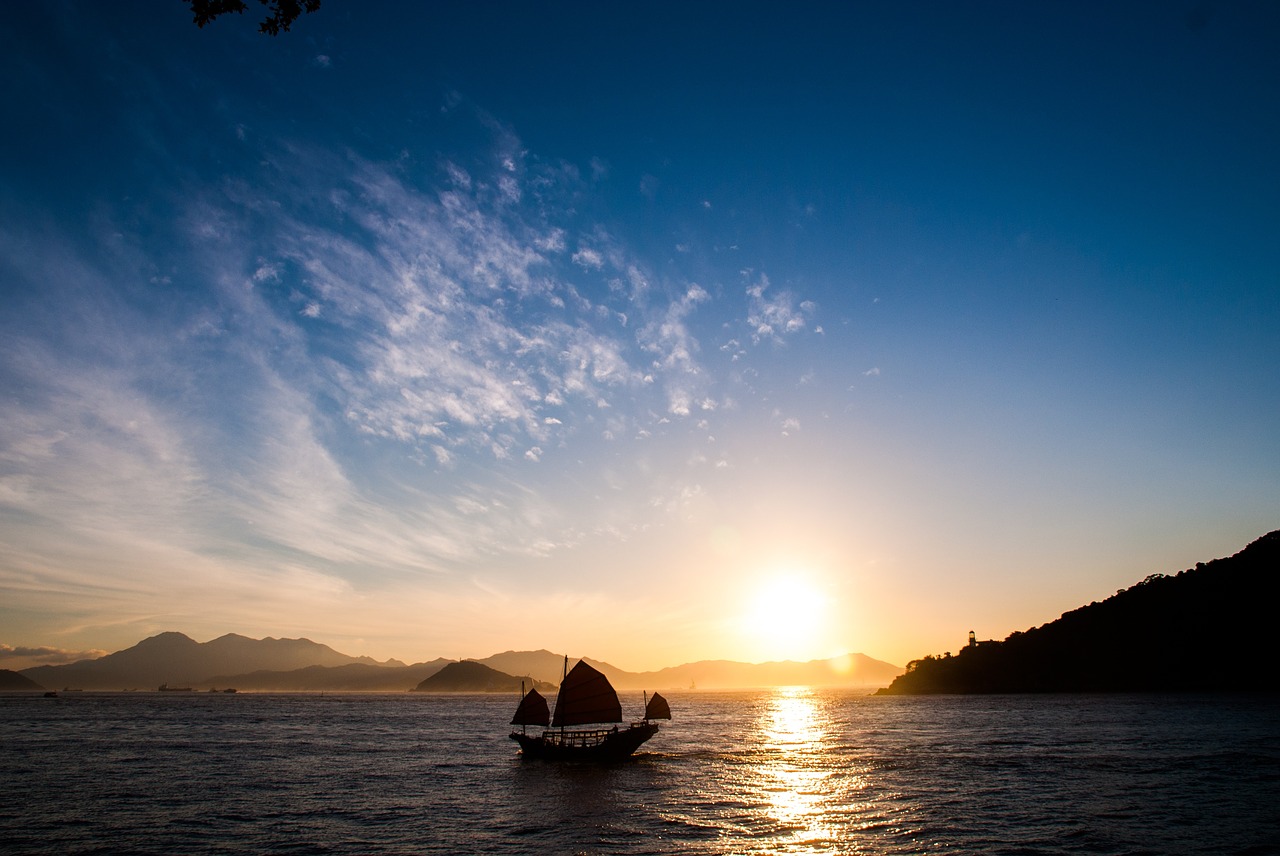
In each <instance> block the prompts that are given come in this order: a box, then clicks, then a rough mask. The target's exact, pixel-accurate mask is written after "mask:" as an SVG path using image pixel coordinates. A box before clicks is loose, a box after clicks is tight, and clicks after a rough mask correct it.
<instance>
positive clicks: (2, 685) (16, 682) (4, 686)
mask: <svg viewBox="0 0 1280 856" xmlns="http://www.w3.org/2000/svg"><path fill="white" fill-rule="evenodd" d="M43 689H44V687H42V686H40V685H39V684H37V683H36V682H35V681H33V680H31V679H30V678H28V677H27V676H26V675H23V674H19V673H18V672H14V671H10V670H9V669H0V692H3V693H12V692H36V691H39V690H43Z"/></svg>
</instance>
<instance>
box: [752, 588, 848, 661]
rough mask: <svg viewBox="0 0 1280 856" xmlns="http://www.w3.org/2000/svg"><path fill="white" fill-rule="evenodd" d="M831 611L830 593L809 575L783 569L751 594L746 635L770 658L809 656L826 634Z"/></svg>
mask: <svg viewBox="0 0 1280 856" xmlns="http://www.w3.org/2000/svg"><path fill="white" fill-rule="evenodd" d="M827 611H828V600H827V597H826V595H824V594H823V592H822V591H821V589H819V588H818V587H817V586H816V585H814V583H813V582H812V581H811V580H810V579H809V578H808V577H807V576H806V575H804V574H802V573H799V572H785V571H784V572H779V573H776V574H774V575H771V576H769V577H767V578H765V579H764V580H762V581H761V583H760V585H759V586H758V587H757V588H756V590H755V591H754V592H753V593H752V594H751V596H750V598H749V600H748V603H747V607H746V610H745V612H744V615H743V626H742V631H743V635H744V636H746V637H747V638H748V640H749V641H750V644H751V647H752V649H753V650H754V651H755V652H756V654H757V655H759V656H762V657H764V658H766V659H795V658H809V657H812V656H814V652H813V648H814V647H815V646H816V644H817V643H818V641H819V640H820V639H821V638H822V636H823V633H824V630H825V624H826V618H827Z"/></svg>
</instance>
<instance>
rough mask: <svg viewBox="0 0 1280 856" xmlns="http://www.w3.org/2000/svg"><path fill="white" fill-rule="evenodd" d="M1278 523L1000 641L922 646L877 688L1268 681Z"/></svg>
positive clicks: (1232, 686)
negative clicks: (1224, 551)
mask: <svg viewBox="0 0 1280 856" xmlns="http://www.w3.org/2000/svg"><path fill="white" fill-rule="evenodd" d="M1278 571H1280V531H1277V532H1272V533H1270V534H1268V535H1264V536H1263V537H1262V538H1259V539H1258V540H1257V541H1254V542H1253V543H1252V544H1250V545H1248V546H1247V547H1245V548H1244V549H1243V550H1241V551H1240V552H1239V553H1236V554H1235V555H1233V556H1230V557H1228V558H1224V559H1215V560H1214V561H1211V562H1209V563H1207V564H1206V563H1203V562H1202V563H1199V564H1197V565H1196V566H1195V567H1194V568H1189V569H1187V570H1185V571H1182V572H1180V573H1178V574H1176V575H1165V574H1152V575H1151V576H1149V577H1147V578H1146V579H1144V580H1143V581H1142V582H1140V583H1137V584H1136V585H1133V586H1131V587H1130V588H1127V589H1122V590H1121V591H1118V592H1116V594H1115V595H1113V596H1112V597H1109V598H1107V599H1106V600H1104V601H1102V602H1101V603H1098V602H1094V603H1091V604H1089V605H1088V606H1082V607H1080V608H1079V609H1075V610H1072V611H1070V612H1067V613H1064V614H1063V615H1062V617H1061V618H1059V619H1057V620H1056V621H1051V622H1049V623H1048V624H1045V625H1042V626H1040V627H1036V628H1032V629H1030V630H1027V631H1025V632H1023V631H1019V632H1016V633H1013V634H1011V635H1010V636H1009V637H1008V638H1007V639H1005V640H1004V641H1003V642H986V643H980V644H971V645H969V646H968V647H965V648H963V649H961V651H960V653H959V654H958V655H956V656H954V657H953V656H951V655H950V654H947V655H944V656H941V657H936V656H928V657H925V658H924V659H921V660H913V661H912V662H911V663H909V664H907V671H906V673H905V674H903V675H902V676H901V677H899V678H898V679H897V680H895V681H894V682H893V683H892V684H891V685H890V686H889V687H888V688H886V689H884V690H881V691H880V692H882V693H890V694H925V693H1023V692H1151V691H1221V690H1266V691H1275V690H1276V689H1277V686H1276V682H1275V669H1274V664H1273V663H1272V661H1271V659H1270V652H1269V650H1268V649H1269V644H1268V643H1269V642H1270V634H1269V631H1268V628H1269V627H1270V626H1271V622H1272V620H1273V607H1272V602H1271V598H1270V597H1269V596H1267V595H1266V592H1268V591H1271V590H1272V589H1271V583H1272V582H1273V581H1274V579H1275V577H1276V575H1277V572H1278Z"/></svg>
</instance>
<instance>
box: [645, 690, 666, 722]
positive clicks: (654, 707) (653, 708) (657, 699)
mask: <svg viewBox="0 0 1280 856" xmlns="http://www.w3.org/2000/svg"><path fill="white" fill-rule="evenodd" d="M644 718H645V719H670V718H671V705H669V704H667V700H666V699H665V698H663V697H662V696H660V695H658V694H657V693H654V694H653V697H652V698H650V699H649V703H648V704H647V705H645V706H644Z"/></svg>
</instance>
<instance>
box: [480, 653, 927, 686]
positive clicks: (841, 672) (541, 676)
mask: <svg viewBox="0 0 1280 856" xmlns="http://www.w3.org/2000/svg"><path fill="white" fill-rule="evenodd" d="M575 659H576V658H570V660H569V664H570V665H572V664H573V663H574V661H575ZM583 659H585V660H586V661H587V662H588V663H590V664H591V665H592V666H594V667H595V668H597V669H599V670H600V671H601V672H603V673H604V674H605V676H607V677H608V678H609V682H610V683H612V684H613V685H614V687H616V688H617V689H620V690H640V689H649V690H653V689H663V690H665V689H671V688H677V689H685V688H688V687H689V686H696V687H698V688H700V689H743V688H749V687H778V686H815V687H835V686H840V687H883V686H885V685H886V684H888V683H889V682H890V681H892V680H893V679H894V678H895V677H897V676H898V675H900V674H902V668H901V667H899V666H895V665H893V664H892V663H886V662H884V661H883V660H876V659H874V658H872V657H868V656H867V655H865V654H847V655H845V656H843V657H832V658H830V659H827V660H809V661H806V662H792V661H782V662H771V663H739V662H736V661H733V660H700V661H698V662H696V663H685V664H684V665H681V666H670V667H668V668H665V669H659V670H658V671H654V672H628V671H624V670H623V669H619V668H617V667H616V666H613V665H610V664H609V663H605V662H602V661H600V660H593V659H591V658H590V657H585V658H583ZM477 662H480V663H483V664H485V665H486V666H489V667H491V668H494V669H498V670H500V671H504V672H507V673H508V674H529V675H533V676H534V677H535V678H537V679H538V680H541V681H547V682H548V683H551V684H553V685H559V683H560V677H561V675H562V674H563V672H564V655H563V654H553V653H551V652H550V651H546V650H540V651H505V652H503V653H501V654H494V655H493V656H492V657H486V658H484V659H482V660H478V661H477Z"/></svg>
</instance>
